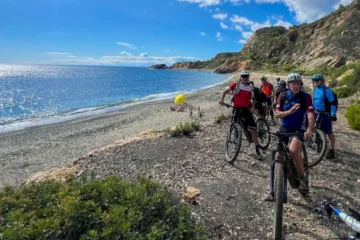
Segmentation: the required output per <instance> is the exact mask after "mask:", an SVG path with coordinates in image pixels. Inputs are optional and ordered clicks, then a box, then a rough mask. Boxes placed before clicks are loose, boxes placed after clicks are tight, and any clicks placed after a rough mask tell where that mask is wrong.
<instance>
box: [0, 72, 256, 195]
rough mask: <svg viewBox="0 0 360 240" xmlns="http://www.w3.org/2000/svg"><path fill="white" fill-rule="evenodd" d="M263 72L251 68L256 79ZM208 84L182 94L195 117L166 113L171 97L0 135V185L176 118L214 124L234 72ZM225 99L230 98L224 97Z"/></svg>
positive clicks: (66, 163) (13, 183)
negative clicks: (216, 82)
mask: <svg viewBox="0 0 360 240" xmlns="http://www.w3.org/2000/svg"><path fill="white" fill-rule="evenodd" d="M261 75H262V74H258V73H255V72H254V73H252V74H251V79H252V80H254V81H255V82H256V83H260V80H259V79H260V77H261ZM230 76H231V78H228V79H227V80H226V81H224V82H222V83H220V84H217V85H215V86H213V87H210V88H206V89H201V90H198V91H196V92H194V93H191V94H189V95H187V102H188V103H190V104H192V105H193V106H194V107H196V108H197V107H198V106H200V108H201V110H202V111H204V114H203V117H202V118H199V117H198V115H197V114H198V113H197V111H195V112H194V113H193V117H190V116H189V113H188V112H171V111H170V106H173V105H174V103H173V100H172V99H167V100H160V101H153V102H145V103H141V104H137V105H133V106H130V107H127V108H124V109H121V110H118V111H114V112H108V113H104V114H100V115H96V116H89V117H83V118H77V119H73V120H71V121H67V122H61V123H54V124H49V125H42V126H34V127H31V128H27V129H23V130H18V131H12V132H7V133H1V134H0V170H1V171H0V188H2V187H4V186H5V185H11V186H16V185H19V184H20V183H22V182H23V181H24V180H26V179H28V178H29V177H30V176H32V175H34V174H35V173H37V172H40V171H47V170H50V169H53V168H60V167H70V166H72V165H73V163H74V161H77V160H78V159H79V158H81V157H83V156H86V155H87V154H89V153H91V152H94V151H96V150H98V149H101V148H104V147H106V146H109V145H113V144H116V143H119V142H123V141H125V140H129V139H131V138H133V137H136V136H137V135H139V134H140V133H142V132H145V131H149V130H155V131H162V130H165V129H167V128H169V127H173V126H176V125H178V124H179V123H184V122H190V121H199V122H200V123H201V125H203V126H204V125H207V124H209V123H213V122H214V121H215V118H216V117H217V116H218V115H220V114H223V113H224V114H228V113H230V111H231V110H229V109H227V108H224V107H222V106H220V105H219V104H218V101H219V100H220V97H221V95H220V94H221V93H222V92H223V90H224V89H225V88H226V87H227V86H229V83H230V82H233V81H236V80H237V79H238V77H239V73H236V74H232V75H230ZM227 98H228V100H229V101H230V97H227Z"/></svg>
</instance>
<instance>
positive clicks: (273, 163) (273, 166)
mask: <svg viewBox="0 0 360 240" xmlns="http://www.w3.org/2000/svg"><path fill="white" fill-rule="evenodd" d="M275 153H276V151H273V152H272V156H271V170H270V194H271V196H275V190H274V182H275V162H277V161H279V160H277V161H276V160H275ZM283 168H284V203H286V202H287V175H288V171H287V168H286V167H285V163H283Z"/></svg>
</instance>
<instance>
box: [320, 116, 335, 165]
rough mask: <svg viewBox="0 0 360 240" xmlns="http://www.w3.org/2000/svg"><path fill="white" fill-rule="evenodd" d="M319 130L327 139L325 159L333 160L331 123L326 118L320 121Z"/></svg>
mask: <svg viewBox="0 0 360 240" xmlns="http://www.w3.org/2000/svg"><path fill="white" fill-rule="evenodd" d="M321 130H322V131H323V132H324V133H325V134H327V136H328V137H329V143H330V144H329V150H328V152H327V153H326V156H325V158H326V159H332V158H335V135H334V134H333V132H332V122H331V119H330V118H329V117H328V116H324V117H323V118H322V119H321Z"/></svg>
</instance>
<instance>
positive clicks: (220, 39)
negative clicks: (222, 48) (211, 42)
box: [215, 32, 223, 41]
mask: <svg viewBox="0 0 360 240" xmlns="http://www.w3.org/2000/svg"><path fill="white" fill-rule="evenodd" d="M215 37H216V38H217V40H218V41H222V40H223V38H222V36H221V33H220V32H217V33H216V36H215Z"/></svg>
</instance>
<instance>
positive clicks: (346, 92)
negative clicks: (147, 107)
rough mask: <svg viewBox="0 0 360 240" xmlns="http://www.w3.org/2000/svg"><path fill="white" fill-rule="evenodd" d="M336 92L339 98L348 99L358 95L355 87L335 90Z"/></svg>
mask: <svg viewBox="0 0 360 240" xmlns="http://www.w3.org/2000/svg"><path fill="white" fill-rule="evenodd" d="M334 92H335V93H336V95H337V97H338V98H346V97H350V96H351V95H353V94H354V93H356V89H354V87H349V86H346V87H340V88H335V89H334Z"/></svg>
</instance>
